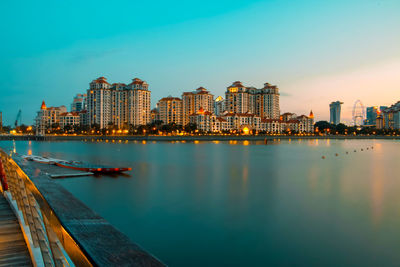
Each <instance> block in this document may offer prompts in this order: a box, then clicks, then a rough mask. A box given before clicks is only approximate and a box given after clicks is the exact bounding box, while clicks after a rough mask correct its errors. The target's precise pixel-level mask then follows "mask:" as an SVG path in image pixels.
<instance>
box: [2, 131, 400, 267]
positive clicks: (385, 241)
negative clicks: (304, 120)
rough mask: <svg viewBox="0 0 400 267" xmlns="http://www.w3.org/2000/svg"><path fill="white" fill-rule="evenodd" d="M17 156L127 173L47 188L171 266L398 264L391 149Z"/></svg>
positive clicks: (380, 145)
mask: <svg viewBox="0 0 400 267" xmlns="http://www.w3.org/2000/svg"><path fill="white" fill-rule="evenodd" d="M0 147H3V148H10V147H12V142H9V141H2V142H0ZM361 149H362V150H361ZM16 150H17V152H18V153H21V154H28V153H32V154H34V155H42V156H51V157H54V158H61V159H71V160H72V159H73V160H81V161H85V162H91V163H100V164H105V165H113V166H115V165H117V166H128V167H132V168H133V170H132V171H131V172H128V173H127V175H120V176H101V177H79V178H68V179H58V180H55V181H56V182H58V183H60V184H61V185H63V186H64V187H65V188H66V189H67V190H69V191H70V192H71V193H72V194H74V195H75V196H76V197H77V198H79V199H80V200H81V201H82V202H84V203H85V204H86V205H87V206H89V207H90V208H92V209H93V210H94V211H96V212H97V213H99V214H100V215H101V216H103V217H104V218H105V219H107V220H108V221H109V222H110V223H112V224H113V225H114V226H115V227H116V228H118V229H119V230H121V231H122V232H123V233H125V234H126V235H127V236H129V237H130V239H131V240H132V241H134V242H135V243H138V244H139V245H140V246H142V247H143V248H144V249H146V250H147V251H149V252H151V253H152V254H154V255H155V256H156V257H158V258H159V259H160V260H162V261H163V262H165V263H166V264H168V265H170V266H267V265H270V266H289V265H290V266H398V264H399V263H400V253H399V251H400V152H399V151H400V141H394V140H329V139H328V140H292V141H290V140H288V141H281V142H279V141H276V142H271V143H270V144H268V145H264V144H262V142H260V143H256V142H247V141H235V142H200V143H197V142H196V143H193V142H190V143H189V142H188V143H177V142H170V143H168V142H147V143H142V142H128V143H125V142H122V143H119V142H111V141H110V142H107V143H106V142H74V141H72V142H33V141H32V142H28V141H18V142H16ZM346 152H347V153H348V154H346ZM336 154H337V155H336ZM323 156H324V157H325V158H324V159H323V158H322V157H323Z"/></svg>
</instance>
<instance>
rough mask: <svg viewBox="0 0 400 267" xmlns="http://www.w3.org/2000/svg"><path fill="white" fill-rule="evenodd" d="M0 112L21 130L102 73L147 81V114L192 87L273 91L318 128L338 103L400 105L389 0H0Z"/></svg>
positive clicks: (399, 20)
mask: <svg viewBox="0 0 400 267" xmlns="http://www.w3.org/2000/svg"><path fill="white" fill-rule="evenodd" d="M0 10H1V11H2V16H0V34H1V35H0V36H1V37H0V38H1V42H0V73H1V75H0V94H1V97H0V111H2V112H3V120H4V124H5V125H7V124H13V123H14V121H15V118H16V116H17V113H18V110H19V109H21V110H22V122H23V123H25V124H32V123H33V119H34V117H35V115H36V112H37V111H38V110H39V109H40V105H41V102H42V100H45V101H46V104H47V106H59V105H65V106H67V107H68V108H69V106H70V104H71V102H72V99H73V96H74V95H76V94H78V93H85V92H86V90H87V89H88V87H89V83H90V82H91V81H92V80H93V79H95V78H97V77H100V76H105V77H107V78H108V81H109V82H111V83H114V82H124V83H129V82H130V81H131V79H133V78H135V77H138V78H141V79H143V80H145V81H147V82H148V83H149V89H150V90H151V92H152V97H151V101H152V106H153V107H154V106H155V104H156V103H157V101H158V100H159V99H161V98H162V97H164V96H168V95H172V96H181V94H182V92H184V91H192V90H194V89H196V88H198V87H199V86H203V87H205V88H207V89H208V90H210V91H211V92H212V93H213V94H214V95H215V96H219V95H222V96H224V94H225V91H226V87H227V86H229V85H231V84H232V82H234V81H237V80H240V81H242V82H243V83H244V84H245V85H246V86H255V87H258V88H261V87H262V86H263V84H264V83H265V82H269V83H272V84H275V85H277V86H278V87H279V89H280V93H281V100H280V106H281V112H282V113H283V112H294V113H297V114H308V113H309V112H310V110H311V109H312V110H313V112H314V114H315V117H316V120H329V103H330V102H332V101H336V100H340V101H342V102H344V104H343V106H342V119H343V121H345V122H350V121H351V111H352V107H353V104H354V103H355V102H356V100H357V99H360V100H361V101H362V103H363V104H364V106H382V105H383V106H384V105H391V104H393V103H395V102H397V101H399V100H400V15H399V14H400V1H399V0H343V1H342V0H335V1H333V0H331V1H320V0H268V1H251V0H246V1H235V0H230V1H228V0H221V1H217V0H213V1H211V0H203V1H175V0H170V1H160V0H153V1H133V0H131V1H118V0H114V1H102V0H97V1H89V0H87V1H81V0H80V1H75V0H69V1H63V0H41V1H25V0H22V1H15V0H1V1H0Z"/></svg>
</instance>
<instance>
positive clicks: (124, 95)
mask: <svg viewBox="0 0 400 267" xmlns="http://www.w3.org/2000/svg"><path fill="white" fill-rule="evenodd" d="M148 86H149V85H148V84H147V83H146V82H145V81H142V80H140V79H138V78H135V79H133V80H132V82H131V83H130V84H128V85H126V84H124V83H114V84H112V85H111V84H110V83H108V82H107V79H106V78H104V77H100V78H97V79H96V80H93V81H92V82H91V83H90V89H89V90H88V91H87V104H86V105H87V112H88V123H89V125H93V124H98V125H99V126H100V128H106V127H107V126H108V125H116V126H118V127H119V128H123V127H128V126H129V125H133V126H139V125H145V124H147V123H150V94H151V92H150V91H149V90H148Z"/></svg>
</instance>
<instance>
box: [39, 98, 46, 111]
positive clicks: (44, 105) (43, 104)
mask: <svg viewBox="0 0 400 267" xmlns="http://www.w3.org/2000/svg"><path fill="white" fill-rule="evenodd" d="M40 109H47V107H46V103H44V100H43V101H42V106H41V107H40Z"/></svg>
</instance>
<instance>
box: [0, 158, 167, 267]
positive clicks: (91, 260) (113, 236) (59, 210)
mask: <svg viewBox="0 0 400 267" xmlns="http://www.w3.org/2000/svg"><path fill="white" fill-rule="evenodd" d="M0 156H1V162H0V164H2V166H4V167H2V168H3V169H4V171H5V172H4V173H5V177H4V175H2V179H1V180H2V183H1V184H2V187H1V189H2V190H1V192H2V194H1V196H0V204H1V205H0V208H1V209H0V212H1V215H2V218H3V215H7V220H6V221H5V222H3V220H1V221H0V240H1V242H0V245H1V246H0V265H1V264H2V262H8V261H10V260H11V259H12V257H15V258H16V260H18V261H20V262H21V263H24V264H27V265H29V264H30V259H31V260H32V262H33V264H34V265H35V266H164V265H163V263H161V262H160V261H159V260H158V259H157V258H155V257H154V256H152V255H151V254H149V253H148V252H146V251H145V250H143V249H142V248H141V247H139V246H138V245H137V244H135V243H133V242H132V241H131V240H129V238H128V237H127V236H125V235H124V234H123V233H121V232H120V231H119V230H117V229H116V228H115V227H114V226H112V225H111V224H110V223H109V222H107V221H106V220H105V219H103V218H102V217H101V216H99V215H98V214H96V213H95V212H94V211H92V210H91V209H90V208H88V207H87V206H86V205H85V204H83V203H82V202H81V201H80V200H78V199H77V198H75V197H74V196H73V195H72V194H71V193H70V192H68V191H67V190H65V189H64V188H63V187H62V186H61V185H60V184H58V183H56V182H55V181H54V180H53V179H51V178H50V175H51V173H49V172H51V170H50V169H49V168H48V167H49V166H47V165H45V164H43V167H41V166H40V165H39V164H36V165H34V164H33V163H32V162H29V161H26V160H24V159H22V158H21V157H19V156H18V155H14V156H13V157H10V156H9V155H7V154H6V153H5V152H3V151H2V150H0ZM3 200H4V201H3ZM6 200H7V201H6ZM3 213H4V214H3ZM15 215H17V217H18V220H16V218H15ZM18 222H19V225H18ZM5 223H7V225H6V224H5ZM11 223H12V225H11ZM4 227H8V228H7V229H5V228H4ZM11 231H12V232H11ZM22 233H23V234H22ZM11 234H12V235H11ZM23 236H24V237H23ZM22 237H23V238H22ZM10 238H13V240H11V239H10ZM24 239H25V241H24ZM7 240H9V241H10V242H12V244H14V245H15V246H16V247H15V251H11V252H10V248H12V246H11V245H12V244H11V245H10V244H8V243H7V244H6V243H4V242H3V241H7ZM24 244H27V246H26V245H25V246H24ZM5 246H7V247H8V248H7V249H6V248H5ZM27 248H28V249H29V253H27V251H28V249H27ZM10 253H14V254H15V255H14V254H13V255H11V254H10ZM17 253H18V255H17ZM27 255H28V256H29V255H30V258H29V257H28V258H27ZM10 264H12V261H10Z"/></svg>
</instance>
